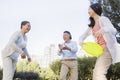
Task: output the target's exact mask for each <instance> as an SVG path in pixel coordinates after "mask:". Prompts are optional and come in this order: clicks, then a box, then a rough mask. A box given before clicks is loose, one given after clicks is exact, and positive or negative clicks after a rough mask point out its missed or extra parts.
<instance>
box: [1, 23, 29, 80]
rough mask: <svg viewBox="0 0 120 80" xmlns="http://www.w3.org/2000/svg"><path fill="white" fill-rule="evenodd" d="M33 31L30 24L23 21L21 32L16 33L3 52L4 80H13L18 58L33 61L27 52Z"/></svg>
mask: <svg viewBox="0 0 120 80" xmlns="http://www.w3.org/2000/svg"><path fill="white" fill-rule="evenodd" d="M30 29H31V26H30V22H28V21H23V22H22V23H21V30H20V31H17V32H15V33H14V34H13V35H12V36H11V38H10V40H9V42H8V44H7V45H6V47H5V48H4V49H3V51H2V60H3V80H13V76H14V72H15V69H16V64H17V60H18V56H19V55H21V57H22V58H25V57H26V55H27V57H28V61H31V58H30V56H29V54H28V52H27V49H26V45H27V37H26V33H28V32H29V31H30Z"/></svg>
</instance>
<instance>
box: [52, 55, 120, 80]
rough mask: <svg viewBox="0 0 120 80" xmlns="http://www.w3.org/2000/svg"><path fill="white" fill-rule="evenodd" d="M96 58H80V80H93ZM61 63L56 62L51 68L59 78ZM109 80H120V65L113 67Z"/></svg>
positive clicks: (108, 75) (111, 67)
mask: <svg viewBox="0 0 120 80" xmlns="http://www.w3.org/2000/svg"><path fill="white" fill-rule="evenodd" d="M95 62H96V58H95V57H86V58H78V80H92V74H93V68H94V66H95ZM60 67H61V61H60V60H59V61H58V60H57V61H54V62H53V63H52V64H51V65H50V68H51V69H52V71H53V72H54V73H55V74H56V75H58V76H59V74H60ZM107 78H108V80H119V79H120V63H117V64H115V65H111V66H110V68H109V70H108V74H107Z"/></svg>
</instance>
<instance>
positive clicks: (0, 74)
mask: <svg viewBox="0 0 120 80" xmlns="http://www.w3.org/2000/svg"><path fill="white" fill-rule="evenodd" d="M0 80H2V69H1V68H0Z"/></svg>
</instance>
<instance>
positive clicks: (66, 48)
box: [63, 45, 71, 51]
mask: <svg viewBox="0 0 120 80" xmlns="http://www.w3.org/2000/svg"><path fill="white" fill-rule="evenodd" d="M63 49H64V50H70V51H71V48H69V47H68V46H66V45H65V46H64V47H63Z"/></svg>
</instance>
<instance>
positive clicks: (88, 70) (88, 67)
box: [78, 57, 96, 80]
mask: <svg viewBox="0 0 120 80" xmlns="http://www.w3.org/2000/svg"><path fill="white" fill-rule="evenodd" d="M95 61H96V58H92V57H88V58H78V76H79V77H78V79H79V80H82V79H84V80H87V79H92V73H93V68H94V65H95Z"/></svg>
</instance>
